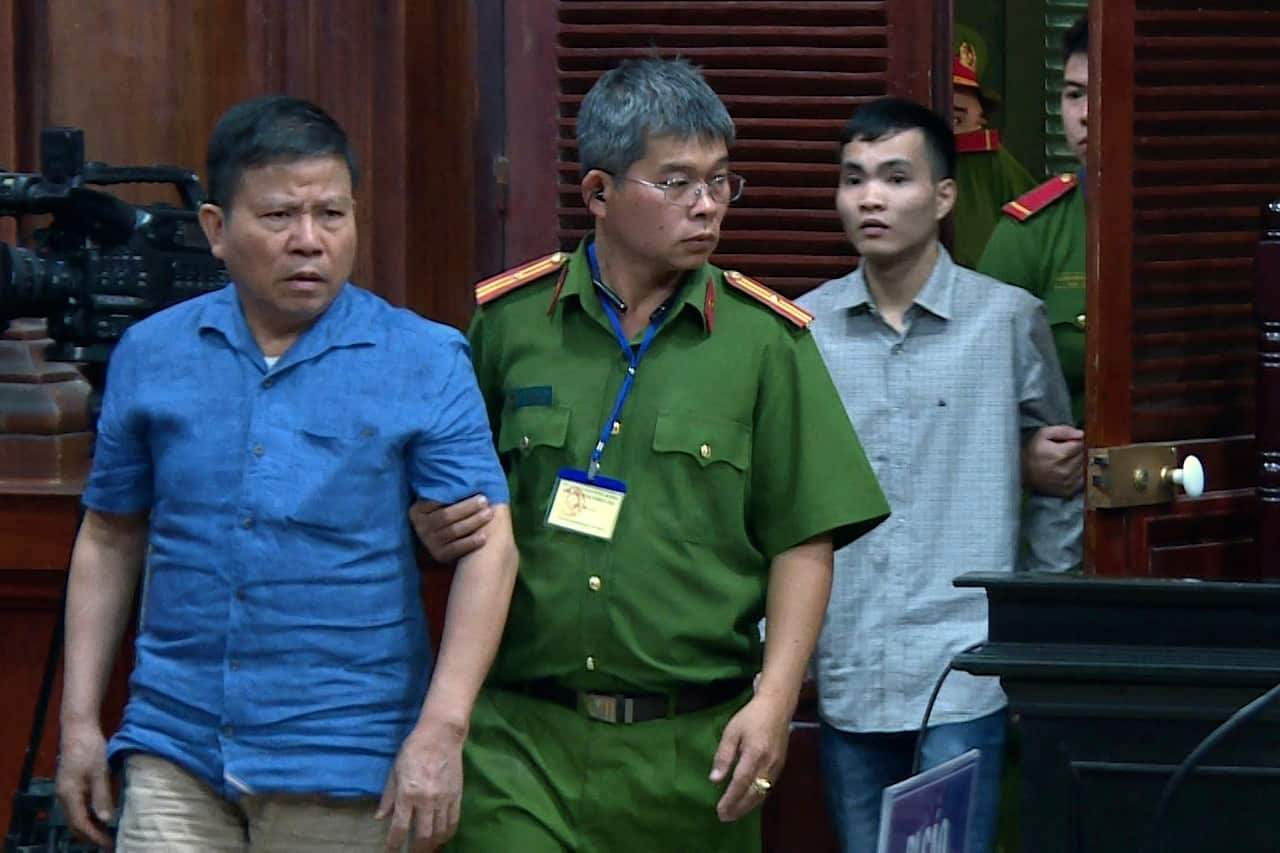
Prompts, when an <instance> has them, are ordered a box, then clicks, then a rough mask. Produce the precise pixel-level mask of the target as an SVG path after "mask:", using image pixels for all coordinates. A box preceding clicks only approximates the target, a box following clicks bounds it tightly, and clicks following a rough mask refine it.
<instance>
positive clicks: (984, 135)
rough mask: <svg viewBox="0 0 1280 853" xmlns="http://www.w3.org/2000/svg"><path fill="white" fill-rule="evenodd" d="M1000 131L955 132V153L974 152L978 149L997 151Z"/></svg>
mask: <svg viewBox="0 0 1280 853" xmlns="http://www.w3.org/2000/svg"><path fill="white" fill-rule="evenodd" d="M999 150H1000V131H998V130H971V131H969V132H968V133H957V134H956V153H957V154H974V153H976V152H979V151H999Z"/></svg>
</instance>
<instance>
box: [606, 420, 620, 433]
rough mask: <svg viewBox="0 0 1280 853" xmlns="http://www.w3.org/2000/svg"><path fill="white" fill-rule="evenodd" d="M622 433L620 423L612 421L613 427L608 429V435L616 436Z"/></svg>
mask: <svg viewBox="0 0 1280 853" xmlns="http://www.w3.org/2000/svg"><path fill="white" fill-rule="evenodd" d="M620 432H622V421H614V422H613V426H612V427H610V428H609V434H610V435H617V434H618V433H620Z"/></svg>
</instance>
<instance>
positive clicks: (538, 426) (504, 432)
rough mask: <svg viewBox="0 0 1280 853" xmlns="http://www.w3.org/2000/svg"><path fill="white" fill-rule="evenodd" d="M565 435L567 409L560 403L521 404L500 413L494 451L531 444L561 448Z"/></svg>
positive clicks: (516, 448) (526, 446)
mask: <svg viewBox="0 0 1280 853" xmlns="http://www.w3.org/2000/svg"><path fill="white" fill-rule="evenodd" d="M568 435H569V410H568V409H567V408H564V407H562V406H521V407H520V408H518V409H511V410H508V411H506V412H504V413H503V415H502V427H501V428H500V429H499V430H498V452H499V453H507V452H509V451H512V450H524V451H529V450H532V449H533V448H535V447H564V442H565V439H566V438H567V437H568Z"/></svg>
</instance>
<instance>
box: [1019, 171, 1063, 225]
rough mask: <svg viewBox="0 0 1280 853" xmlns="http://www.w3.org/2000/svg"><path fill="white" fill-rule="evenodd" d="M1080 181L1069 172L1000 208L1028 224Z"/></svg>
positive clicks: (1051, 179)
mask: <svg viewBox="0 0 1280 853" xmlns="http://www.w3.org/2000/svg"><path fill="white" fill-rule="evenodd" d="M1077 183H1079V179H1078V178H1077V177H1076V176H1075V175H1074V174H1072V173H1070V172H1067V173H1064V174H1061V175H1058V176H1057V177H1056V178H1050V179H1049V180H1047V181H1045V182H1044V183H1043V184H1041V185H1040V186H1038V187H1036V188H1035V189H1033V190H1028V191H1027V192H1025V193H1023V194H1022V195H1021V196H1020V197H1019V198H1018V199H1017V200H1015V201H1011V202H1009V203H1008V204H1006V205H1005V206H1004V207H1002V208H1000V209H1001V210H1003V211H1004V212H1005V213H1007V214H1008V215H1009V216H1012V217H1013V218H1014V219H1016V220H1018V221H1019V222H1026V221H1027V220H1028V219H1030V218H1031V217H1032V216H1034V215H1035V214H1037V213H1039V212H1040V211H1042V210H1044V209H1045V208H1046V207H1048V206H1049V205H1051V204H1053V203H1054V202H1055V201H1057V200H1058V199H1060V198H1062V197H1063V196H1064V195H1066V194H1067V193H1069V192H1071V190H1073V189H1075V188H1076V184H1077Z"/></svg>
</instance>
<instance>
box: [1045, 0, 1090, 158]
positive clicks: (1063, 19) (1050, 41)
mask: <svg viewBox="0 0 1280 853" xmlns="http://www.w3.org/2000/svg"><path fill="white" fill-rule="evenodd" d="M1088 11H1089V0H1048V2H1047V3H1045V4H1044V34H1045V36H1044V114H1045V126H1044V163H1045V174H1046V175H1058V174H1061V173H1063V172H1074V171H1076V170H1077V169H1078V168H1080V164H1079V161H1077V160H1076V156H1075V154H1074V153H1073V152H1072V151H1071V149H1070V148H1068V147H1067V137H1066V135H1065V134H1064V133H1063V132H1062V36H1063V34H1064V33H1065V32H1066V31H1067V30H1068V29H1070V28H1071V25H1072V24H1074V23H1075V22H1076V19H1077V18H1079V17H1080V16H1081V15H1083V14H1085V13H1087V12H1088Z"/></svg>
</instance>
